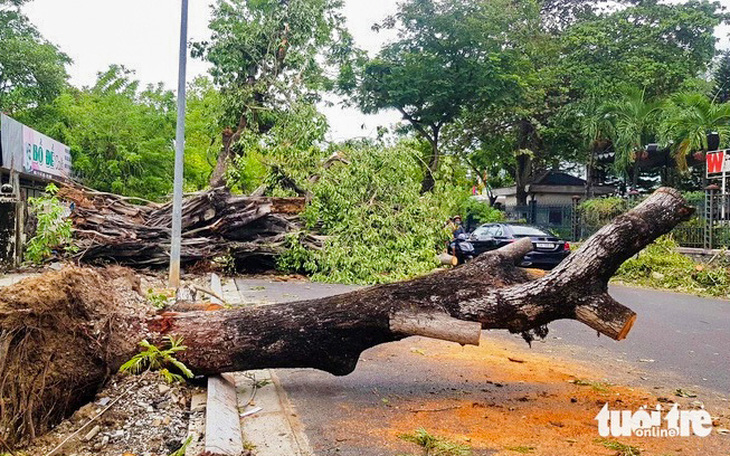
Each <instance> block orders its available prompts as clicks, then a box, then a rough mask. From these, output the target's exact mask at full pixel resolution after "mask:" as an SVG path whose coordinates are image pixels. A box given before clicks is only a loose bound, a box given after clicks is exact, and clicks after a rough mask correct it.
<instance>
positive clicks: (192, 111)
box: [169, 76, 223, 192]
mask: <svg viewBox="0 0 730 456" xmlns="http://www.w3.org/2000/svg"><path fill="white" fill-rule="evenodd" d="M222 117H223V97H222V95H221V93H220V92H219V91H218V89H216V87H215V86H214V85H213V82H212V81H211V80H210V78H207V77H203V76H199V77H197V78H195V79H194V80H193V82H191V83H190V84H189V85H188V88H187V108H186V110H185V191H186V192H194V191H198V190H202V189H204V188H205V187H206V186H207V185H208V177H209V176H210V173H211V170H212V166H211V163H214V162H215V157H216V156H217V155H218V152H220V150H221V128H220V124H219V122H220V119H221V118H222ZM169 141H172V137H171V138H169Z"/></svg>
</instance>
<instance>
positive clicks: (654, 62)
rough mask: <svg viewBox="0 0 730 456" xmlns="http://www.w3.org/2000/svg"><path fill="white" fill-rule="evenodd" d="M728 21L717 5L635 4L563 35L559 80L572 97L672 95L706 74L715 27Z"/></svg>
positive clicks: (694, 0)
mask: <svg viewBox="0 0 730 456" xmlns="http://www.w3.org/2000/svg"><path fill="white" fill-rule="evenodd" d="M726 19H727V17H726V15H725V14H724V13H723V12H722V7H721V5H720V3H718V2H710V1H707V0H690V1H688V2H685V3H679V4H667V3H660V2H659V1H658V0H638V1H636V2H635V5H631V6H628V7H625V8H622V9H619V10H618V11H614V12H608V13H604V14H600V15H598V16H596V17H595V18H594V19H590V20H586V21H580V22H577V23H576V24H574V25H573V26H571V27H569V28H568V29H567V30H566V31H565V34H564V36H563V39H562V43H563V55H562V59H563V60H564V64H563V70H562V74H563V77H564V78H565V79H566V80H567V81H569V84H570V86H571V87H572V89H573V90H574V91H575V93H576V95H577V94H593V95H598V96H606V95H607V94H611V93H615V92H616V90H617V89H620V88H621V86H631V87H641V88H646V90H647V94H648V95H649V96H651V97H654V96H658V95H666V94H670V93H672V92H674V91H675V90H677V89H678V88H680V87H682V86H683V85H684V84H686V83H688V82H689V81H691V80H692V79H693V78H696V77H698V76H700V75H701V74H702V73H703V72H704V71H705V70H707V68H708V65H709V64H710V62H711V61H712V58H713V56H714V54H715V42H716V38H715V36H714V30H715V27H716V26H718V25H719V24H720V23H721V22H722V21H724V20H726Z"/></svg>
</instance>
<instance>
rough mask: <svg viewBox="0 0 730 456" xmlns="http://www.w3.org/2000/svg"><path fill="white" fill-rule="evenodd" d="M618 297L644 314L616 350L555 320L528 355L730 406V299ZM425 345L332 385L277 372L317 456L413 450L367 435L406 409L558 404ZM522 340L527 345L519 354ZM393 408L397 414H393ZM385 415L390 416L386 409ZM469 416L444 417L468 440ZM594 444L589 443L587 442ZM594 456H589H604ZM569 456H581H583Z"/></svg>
mask: <svg viewBox="0 0 730 456" xmlns="http://www.w3.org/2000/svg"><path fill="white" fill-rule="evenodd" d="M236 283H237V286H238V289H239V292H240V294H241V296H242V298H243V300H244V302H251V303H254V302H269V303H273V302H284V301H294V300H301V299H313V298H318V297H322V296H327V295H332V294H337V293H344V292H347V291H350V290H352V289H354V288H356V287H351V286H343V285H329V284H316V283H307V282H276V281H271V280H267V279H238V280H237V281H236ZM610 293H611V295H612V296H613V297H614V298H615V299H617V300H618V301H620V302H622V303H624V304H626V305H628V306H630V307H631V308H632V309H634V310H635V311H636V312H637V313H638V319H637V321H636V323H635V325H634V327H633V329H632V331H631V333H630V334H629V337H628V338H627V339H626V340H624V341H621V342H615V341H613V340H610V339H608V338H606V337H597V335H596V332H595V331H593V330H591V329H590V328H588V327H587V326H585V325H582V324H580V323H578V322H574V321H557V322H553V323H552V324H551V325H550V327H549V328H550V333H549V334H548V337H547V338H546V339H544V340H542V341H539V342H533V344H532V349H531V350H529V349H528V351H529V352H534V353H536V354H544V355H546V356H544V357H543V358H542V359H548V360H549V359H553V360H554V361H555V363H556V364H559V363H561V362H562V360H566V361H567V362H570V361H571V360H578V361H583V363H582V365H585V366H587V368H588V369H591V371H592V366H595V371H596V372H607V373H609V375H611V378H609V379H608V380H609V381H611V382H614V381H615V382H616V383H617V384H622V385H627V386H629V387H634V386H643V387H645V388H646V389H647V390H652V389H653V388H656V389H655V390H654V391H657V394H662V395H666V396H669V397H672V396H673V394H672V392H673V391H674V390H675V389H676V388H682V389H684V390H687V391H693V392H697V393H698V395H699V399H701V400H702V401H705V402H706V403H708V406H709V405H710V402H707V401H713V400H727V397H728V393H730V357H729V352H728V347H730V302H729V301H723V300H717V299H704V298H698V297H694V296H690V295H684V294H677V293H668V292H661V291H655V290H648V289H639V288H629V287H623V286H611V288H610ZM484 337H486V338H487V339H493V340H497V341H499V340H504V341H505V342H504V343H503V346H504V347H519V346H520V345H521V346H524V347H525V348H527V346H526V344H525V343H524V341H521V338H520V336H518V335H512V334H509V333H507V332H505V331H489V332H485V333H484ZM424 341H425V339H420V338H409V339H406V340H404V341H401V342H396V343H393V344H387V345H383V346H379V347H376V348H373V349H371V350H368V351H366V352H364V353H363V354H362V356H361V360H360V364H359V365H358V369H357V370H356V371H355V372H354V373H353V374H351V375H348V376H345V377H333V376H331V375H329V374H327V373H324V372H320V371H315V370H312V369H279V370H277V375H278V376H279V378H280V379H281V383H282V385H283V387H284V390H285V391H286V393H287V395H288V397H289V398H290V400H291V401H292V402H293V403H294V404H295V406H296V408H297V410H298V413H299V416H300V419H301V420H302V422H303V424H304V426H305V428H306V429H307V435H308V438H309V441H310V443H311V445H312V447H313V449H314V451H315V454H318V455H322V456H325V455H350V456H381V455H383V454H403V453H406V452H412V450H413V449H412V448H411V447H409V446H408V444H404V443H403V442H402V441H400V440H399V439H398V438H397V437H395V436H392V435H391V436H388V435H386V436H379V437H380V438H377V439H373V435H372V434H370V433H368V431H367V430H372V429H380V428H383V427H385V428H389V425H385V426H384V425H383V423H387V420H388V419H394V418H395V419H396V420H398V419H400V418H402V417H403V414H402V413H401V414H400V415H399V414H398V413H397V409H398V408H399V407H400V409H401V410H402V409H403V408H404V407H415V408H421V407H426V409H427V410H429V409H430V408H431V407H435V408H433V410H440V408H441V407H444V406H445V407H446V409H445V410H449V407H450V406H451V405H453V404H462V403H461V402H459V401H460V400H463V399H464V398H467V399H468V401H467V402H469V403H471V402H470V401H472V400H473V401H475V402H474V404H477V403H481V402H485V403H491V402H493V403H495V404H497V405H495V407H502V406H503V405H504V406H510V407H517V408H519V407H521V406H523V405H528V406H529V404H530V403H523V402H520V401H522V400H524V397H540V398H541V399H540V404H543V401H548V400H550V399H549V398H550V397H551V396H552V393H547V392H545V391H543V389H544V388H546V386H545V384H541V383H539V382H538V383H534V382H531V381H530V378H529V372H526V374H527V376H526V377H524V380H525V381H512V382H505V383H504V384H503V385H499V386H500V387H499V388H496V389H495V388H492V382H486V379H487V377H484V378H481V377H479V378H476V379H475V377H474V375H475V372H476V373H477V374H479V373H481V372H484V371H482V370H480V368H479V367H477V368H475V367H474V366H473V365H471V364H469V363H468V362H466V363H465V362H463V361H462V360H461V359H458V358H456V359H448V358H438V357H436V358H434V357H433V356H434V355H433V352H434V351H436V350H437V348H435V347H450V346H453V344H448V343H441V344H442V345H438V343H435V344H433V347H430V346H429V348H427V349H426V352H428V355H429V357H426V356H423V357H421V356H418V354H417V352H418V350H416V352H413V350H414V348H413V347H414V346H419V347H420V346H426V342H424ZM514 342H518V344H520V345H517V346H515V345H514ZM483 345H484V344H483ZM500 345H502V344H501V343H500V344H497V346H500ZM504 349H505V350H509V348H504ZM414 353H415V354H414ZM432 358H433V359H432ZM520 366H522V365H520ZM525 366H530V364H529V363H528V364H526V365H525ZM492 374H494V373H493V372H492ZM485 387H486V388H485ZM558 388H559V386H558ZM429 399H433V400H436V401H439V402H438V405H436V406H433V405H423V406H421V405H419V404H421V403H424V404H427V403H428V402H427V401H428V400H429ZM687 400H688V401H692V400H694V399H687ZM388 401H390V402H388ZM480 401H481V402H480ZM515 401H517V402H515ZM571 401H572V399H571ZM565 402H566V403H567V402H568V401H567V400H566V401H565ZM726 404H727V403H726V402H723V403H721V404H713V405H712V406H711V407H712V409H713V410H718V407H722V408H723V409H724V408H725V407H727V405H726ZM575 406H577V407H579V408H582V409H585V410H588V411H589V412H588V413H589V414H590V416H592V414H591V413H592V411H591V410H592V408H591V407H593V408H596V407H597V405H596V404H594V403H592V402H591V403H583V402H579V403H578V404H575ZM387 407H394V408H395V410H394V409H388V408H387ZM383 408H386V409H384V410H381V409H383ZM510 410H512V408H510ZM463 411H464V409H455V410H453V411H452V412H453V413H451V412H446V413H444V415H443V416H444V417H446V418H445V419H448V417H449V416H451V415H453V416H451V418H453V419H454V420H456V421H454V422H452V423H451V424H450V425H449V424H448V421H447V422H446V423H447V424H444V428H445V429H452V430H458V431H460V432H461V431H463V432H467V433H468V432H470V431H474V430H475V429H479V428H480V427H481V426H484V425H483V424H479V426H476V427H475V426H474V423H473V422H471V421H469V419H468V418H464V419H461V415H459V413H462V412H463ZM515 413H518V412H515ZM522 413H523V412H519V413H518V414H522ZM524 413H525V416H527V415H528V414H529V415H530V416H533V417H534V416H535V415H539V412H538V411H536V410H535V409H528V410H527V411H525V412H524ZM561 413H562V412H561ZM450 414H451V415H450ZM419 416H420V415H419ZM590 416H587V417H584V418H583V419H582V421H581V422H580V426H586V425H587V423H590V422H591V418H590ZM409 417H413V419H414V421H413V425H412V427H413V428H414V429H415V427H417V425H420V423H421V421H418V420H416V416H415V415H412V414H410V413H408V414H407V416H406V419H408V418H409ZM522 418H524V416H523V417H522ZM419 420H420V418H419ZM409 424H410V422H409ZM540 429H542V430H543V431H544V430H545V429H544V428H540ZM377 432H379V431H377ZM592 432H593V431H592V430H591V435H592ZM376 435H379V434H376ZM583 440H585V439H583ZM592 440H593V439H592V438H591V439H588V443H589V444H590V442H591V441H592ZM703 443H706V442H703ZM716 444H717V445H719V447H718V448H722V449H723V451H724V450H726V449H727V448H726V446H727V443H726V442H725V441H720V442H719V443H716ZM545 445H546V443H545V441H541V446H545ZM489 447H490V448H492V449H487V450H484V449H481V450H479V451H475V454H478V455H492V454H494V453H495V449H494V446H492V445H490V446H489ZM596 451H598V452H597V453H593V452H589V453H590V454H605V453H604V452H601V451H600V450H596ZM708 451H709V452H708ZM718 451H720V450H718V449H712V450H711V451H710V450H708V449H703V450H699V449H698V450H697V452H689V453H686V454H688V455H689V454H693V455H694V454H725V453H724V452H723V453H720V452H718ZM589 453H585V454H589ZM541 454H542V453H541ZM566 454H567V453H566ZM570 454H583V453H581V452H580V451H578V452H573V453H570Z"/></svg>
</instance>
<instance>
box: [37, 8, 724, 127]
mask: <svg viewBox="0 0 730 456" xmlns="http://www.w3.org/2000/svg"><path fill="white" fill-rule="evenodd" d="M670 1H672V0H670ZM211 3H212V2H211V1H208V0H190V25H189V26H190V32H189V35H190V40H193V41H196V40H204V39H206V38H207V37H208V36H209V32H208V29H207V25H208V20H209V18H210V7H209V5H210V4H211ZM720 3H722V4H724V5H726V6H728V7H730V0H720ZM395 9H396V1H395V0H345V15H346V16H347V25H348V27H349V29H350V31H351V32H352V34H353V35H354V36H355V39H356V41H357V43H358V45H359V46H360V47H362V48H364V49H367V50H368V51H370V52H375V51H377V50H378V49H379V48H380V46H381V45H382V43H383V42H384V41H385V40H386V39H387V38H388V37H387V36H384V35H383V34H382V32H381V33H380V34H378V33H375V32H373V31H372V30H371V28H370V27H371V26H372V24H373V23H375V22H379V21H381V20H382V19H383V18H384V17H386V16H387V15H389V14H392V13H393V12H395ZM24 11H25V13H26V14H27V15H28V16H29V17H30V19H31V21H33V23H34V24H36V25H37V26H38V28H39V29H40V31H41V33H43V35H44V36H45V37H46V38H47V39H48V40H50V41H51V42H53V43H56V44H57V45H59V46H60V47H61V49H62V50H63V51H64V52H66V53H67V54H68V55H69V56H71V58H72V59H73V60H74V63H73V65H71V67H70V68H69V73H70V74H71V82H72V83H73V84H74V85H77V86H85V85H91V84H93V83H94V81H95V80H96V73H97V72H99V71H103V70H105V69H106V68H108V67H109V65H111V64H122V65H124V66H126V67H127V68H129V69H132V70H135V71H136V74H137V78H138V79H140V80H141V81H142V82H143V83H156V82H160V81H162V82H164V83H165V85H166V86H167V87H168V88H173V89H174V88H176V87H177V54H178V40H179V27H180V0H124V1H120V0H63V1H59V0H33V1H32V2H31V3H29V4H28V5H27V6H25V7H24ZM727 34H728V28H727V27H724V28H722V29H721V30H719V31H718V36H719V37H720V38H721V46H722V47H727V44H728V40H727ZM206 71H207V67H206V65H205V63H204V62H202V61H200V60H190V61H189V64H188V80H192V79H193V78H194V77H195V76H197V75H200V74H203V73H205V72H206ZM323 110H324V112H325V114H327V117H328V119H329V122H330V126H331V132H330V135H329V139H331V140H341V139H346V138H352V137H357V136H373V135H374V134H375V131H376V128H377V127H378V126H379V125H390V124H391V123H394V122H397V121H398V120H399V116H398V115H397V113H395V112H389V113H384V114H379V115H377V116H365V115H363V114H361V113H359V112H358V111H357V110H354V109H343V108H340V107H338V106H334V107H329V108H323Z"/></svg>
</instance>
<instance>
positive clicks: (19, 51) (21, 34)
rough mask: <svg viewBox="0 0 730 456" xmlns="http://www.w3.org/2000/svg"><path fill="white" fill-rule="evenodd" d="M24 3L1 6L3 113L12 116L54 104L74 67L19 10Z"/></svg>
mask: <svg viewBox="0 0 730 456" xmlns="http://www.w3.org/2000/svg"><path fill="white" fill-rule="evenodd" d="M22 3H24V1H18V0H14V1H11V2H9V6H8V2H6V1H3V2H2V3H0V111H3V112H7V113H9V114H15V113H17V112H19V111H21V110H23V109H27V108H32V107H36V106H39V105H43V104H46V103H50V102H52V101H53V99H54V98H55V97H56V96H58V94H59V93H61V91H62V90H63V89H64V87H65V86H66V79H67V78H68V75H67V74H66V65H68V64H70V63H71V59H70V58H69V57H68V56H67V55H66V54H64V53H63V52H61V51H60V50H59V49H58V48H57V47H56V46H55V45H53V44H51V43H49V42H48V41H46V40H45V39H44V38H43V37H42V36H41V34H40V32H39V31H38V29H36V27H35V26H34V25H33V24H31V23H30V21H29V20H28V18H27V17H26V16H25V15H23V14H22V13H21V12H20V11H19V10H18V9H17V7H19V6H20V5H21V4H22Z"/></svg>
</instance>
